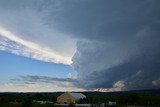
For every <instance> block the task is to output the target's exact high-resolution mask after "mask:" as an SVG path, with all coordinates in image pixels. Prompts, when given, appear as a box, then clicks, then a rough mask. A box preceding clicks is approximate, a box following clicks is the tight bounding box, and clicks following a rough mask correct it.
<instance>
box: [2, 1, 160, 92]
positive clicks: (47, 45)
mask: <svg viewBox="0 0 160 107" xmlns="http://www.w3.org/2000/svg"><path fill="white" fill-rule="evenodd" d="M159 4H160V1H159V0H121V1H119V0H98V1H97V0H0V13H1V14H0V92H57V91H96V90H99V91H125V90H142V89H159V88H160V71H159V69H160V50H159V47H160V36H159V34H160V14H159V13H160V7H159Z"/></svg>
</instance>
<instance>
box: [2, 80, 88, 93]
mask: <svg viewBox="0 0 160 107" xmlns="http://www.w3.org/2000/svg"><path fill="white" fill-rule="evenodd" d="M62 84H63V85H61V84H59V83H56V82H55V83H44V84H42V83H41V84H20V83H4V84H0V92H61V91H63V92H64V90H65V91H85V90H84V89H82V88H76V87H73V86H71V85H70V84H69V83H62ZM64 85H65V87H64Z"/></svg>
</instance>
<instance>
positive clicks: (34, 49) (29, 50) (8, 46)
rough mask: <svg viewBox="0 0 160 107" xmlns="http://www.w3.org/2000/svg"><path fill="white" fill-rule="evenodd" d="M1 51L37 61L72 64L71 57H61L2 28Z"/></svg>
mask: <svg viewBox="0 0 160 107" xmlns="http://www.w3.org/2000/svg"><path fill="white" fill-rule="evenodd" d="M0 49H1V50H7V51H10V52H12V53H14V54H17V55H23V56H26V57H31V58H34V59H37V60H42V61H47V62H54V63H63V64H71V57H67V56H63V55H60V54H58V53H57V52H56V51H54V50H51V49H49V48H46V47H42V46H40V45H38V44H36V43H33V42H30V41H27V40H24V39H21V38H19V37H18V36H16V35H14V34H13V33H12V32H10V31H8V30H6V29H5V28H3V27H0Z"/></svg>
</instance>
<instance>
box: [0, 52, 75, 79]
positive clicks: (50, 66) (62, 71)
mask: <svg viewBox="0 0 160 107" xmlns="http://www.w3.org/2000/svg"><path fill="white" fill-rule="evenodd" d="M0 60H1V62H0V65H1V76H2V77H1V79H2V80H3V79H4V81H10V79H11V78H12V79H13V78H16V77H17V76H20V75H41V76H52V77H60V78H67V77H68V76H69V74H75V71H73V68H72V67H71V66H69V65H64V64H55V63H50V62H43V61H38V60H34V59H31V58H26V57H23V56H18V55H14V54H11V53H8V52H5V51H0ZM4 81H3V82H4ZM1 82H2V81H1Z"/></svg>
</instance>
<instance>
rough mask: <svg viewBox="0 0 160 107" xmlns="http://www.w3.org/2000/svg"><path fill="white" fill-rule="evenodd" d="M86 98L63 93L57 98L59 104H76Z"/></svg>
mask: <svg viewBox="0 0 160 107" xmlns="http://www.w3.org/2000/svg"><path fill="white" fill-rule="evenodd" d="M81 98H82V99H83V98H86V96H85V95H83V94H82V93H63V94H61V95H60V96H59V97H57V102H58V103H59V104H69V103H78V102H79V100H80V99H81Z"/></svg>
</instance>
